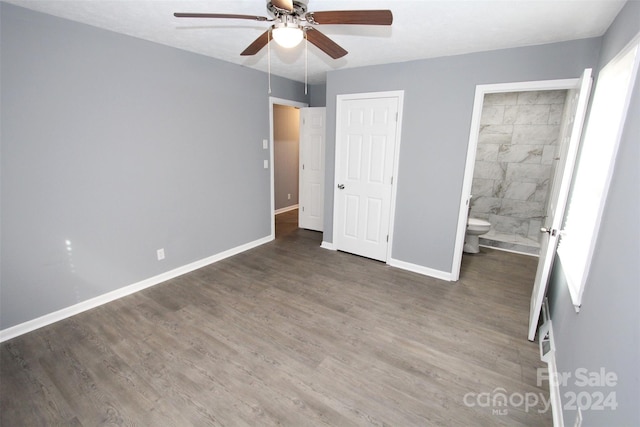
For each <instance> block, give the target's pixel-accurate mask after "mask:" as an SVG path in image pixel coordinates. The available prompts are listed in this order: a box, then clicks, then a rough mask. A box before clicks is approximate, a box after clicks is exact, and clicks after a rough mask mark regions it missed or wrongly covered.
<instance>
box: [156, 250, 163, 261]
mask: <svg viewBox="0 0 640 427" xmlns="http://www.w3.org/2000/svg"><path fill="white" fill-rule="evenodd" d="M156 254H157V255H158V261H162V260H163V259H164V248H160V249H158V250H157V251H156Z"/></svg>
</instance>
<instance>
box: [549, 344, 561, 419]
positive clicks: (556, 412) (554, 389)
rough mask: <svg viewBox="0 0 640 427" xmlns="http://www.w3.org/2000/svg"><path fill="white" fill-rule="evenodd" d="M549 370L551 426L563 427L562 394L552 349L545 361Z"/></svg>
mask: <svg viewBox="0 0 640 427" xmlns="http://www.w3.org/2000/svg"><path fill="white" fill-rule="evenodd" d="M547 366H548V368H547V369H548V371H549V399H550V400H551V412H552V414H553V426H554V427H564V416H563V414H562V395H561V394H560V383H559V381H558V378H559V375H556V373H557V372H558V368H557V366H556V352H555V351H554V352H553V353H552V354H551V355H550V358H549V363H547Z"/></svg>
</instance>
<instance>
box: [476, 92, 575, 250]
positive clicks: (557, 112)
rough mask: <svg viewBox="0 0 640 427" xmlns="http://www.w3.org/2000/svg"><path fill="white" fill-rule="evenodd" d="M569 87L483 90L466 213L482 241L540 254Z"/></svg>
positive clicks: (494, 245) (485, 244) (500, 247)
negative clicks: (483, 226) (485, 225)
mask: <svg viewBox="0 0 640 427" xmlns="http://www.w3.org/2000/svg"><path fill="white" fill-rule="evenodd" d="M567 94H568V90H566V89H557V90H535V91H534V90H532V91H523V92H498V93H487V94H485V95H484V101H483V106H482V113H481V117H480V131H479V135H478V144H477V148H476V159H475V165H474V170H473V181H472V185H471V194H472V197H471V200H470V210H469V216H470V217H472V218H479V219H484V220H486V221H488V222H489V223H490V224H491V229H490V230H489V232H488V233H486V234H484V235H481V236H480V245H481V246H488V247H493V248H498V249H503V250H509V251H513V252H519V253H526V254H532V255H538V254H539V251H540V227H541V226H542V220H543V219H544V215H545V211H546V209H545V207H546V204H547V201H548V199H549V190H550V188H551V185H550V183H551V180H552V178H553V170H554V161H555V159H557V158H558V153H559V151H558V150H559V139H560V138H559V137H560V130H561V126H560V125H561V122H562V117H563V112H564V106H565V100H566V98H567Z"/></svg>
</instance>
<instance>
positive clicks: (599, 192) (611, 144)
mask: <svg viewBox="0 0 640 427" xmlns="http://www.w3.org/2000/svg"><path fill="white" fill-rule="evenodd" d="M628 55H633V56H632V58H629V57H628ZM623 61H626V62H627V63H629V62H631V63H630V67H629V68H625V69H624V70H623V72H629V74H628V76H629V77H628V81H626V83H625V82H624V81H623V80H619V79H620V78H621V77H622V78H623V77H624V75H622V76H620V75H618V76H616V75H617V74H618V73H619V71H618V68H617V67H619V66H620V64H621V63H624V62H623ZM639 63H640V34H638V35H636V36H635V37H634V39H633V40H632V41H631V42H630V43H629V44H628V45H627V46H626V47H625V48H624V49H622V50H621V51H620V52H619V53H618V54H617V55H616V56H615V57H614V58H613V59H612V60H611V61H609V62H608V63H607V65H605V67H604V68H602V70H601V71H600V73H599V76H598V81H597V82H596V86H595V92H594V97H593V103H592V105H591V112H590V114H589V118H588V122H587V125H586V129H585V132H584V137H583V142H582V147H581V152H580V154H579V160H578V165H577V167H576V174H575V178H574V183H573V187H572V190H571V191H572V194H571V196H570V198H569V202H568V205H567V206H568V208H567V213H566V216H565V223H564V226H563V230H562V231H561V232H560V242H559V244H558V250H557V253H558V257H559V258H560V261H561V262H562V267H563V272H564V275H565V278H566V281H567V285H568V287H569V293H570V295H571V300H572V303H573V305H574V307H575V309H576V311H579V310H580V306H581V305H582V295H583V293H584V288H585V284H586V282H587V278H588V277H589V269H590V267H591V260H592V258H593V252H594V249H595V247H596V243H597V239H598V231H599V229H600V223H601V221H602V214H603V211H604V206H605V202H606V200H607V194H608V192H609V186H610V184H611V177H612V176H613V170H614V166H615V162H616V155H617V152H618V146H619V144H620V138H621V137H622V131H623V129H624V124H625V121H626V119H627V114H628V109H629V102H630V99H631V94H632V93H633V87H634V84H635V81H636V77H637V73H638V64H639ZM627 66H628V65H627ZM615 77H618V80H616V79H615ZM620 83H623V84H620ZM616 84H617V87H615V86H616ZM611 89H617V90H618V91H617V92H616V90H613V91H612V90H611ZM622 90H625V91H626V92H625V93H623V92H622ZM612 93H617V95H618V98H615V99H613V101H614V102H613V104H612V99H611V94H612ZM623 96H624V98H623ZM621 99H622V102H620V100H621ZM616 107H617V109H616ZM612 111H613V112H614V114H613V117H612V115H611V112H612ZM599 147H605V149H604V150H600V151H598V149H599ZM594 176H596V177H597V178H596V179H595V180H593V177H594Z"/></svg>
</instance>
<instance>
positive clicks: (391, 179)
mask: <svg viewBox="0 0 640 427" xmlns="http://www.w3.org/2000/svg"><path fill="white" fill-rule="evenodd" d="M391 185H393V177H391Z"/></svg>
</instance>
